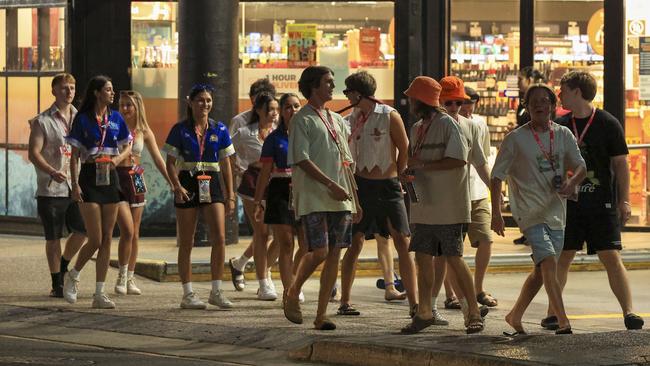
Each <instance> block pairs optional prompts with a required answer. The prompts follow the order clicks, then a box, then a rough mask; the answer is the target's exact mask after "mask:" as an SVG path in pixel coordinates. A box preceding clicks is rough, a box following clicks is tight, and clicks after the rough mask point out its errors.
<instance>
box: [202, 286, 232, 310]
mask: <svg viewBox="0 0 650 366" xmlns="http://www.w3.org/2000/svg"><path fill="white" fill-rule="evenodd" d="M208 302H209V303H210V305H214V306H218V307H220V308H222V309H230V308H232V306H233V304H232V302H231V301H230V300H228V298H227V297H226V295H225V294H224V293H223V291H222V290H217V291H210V297H209V298H208Z"/></svg>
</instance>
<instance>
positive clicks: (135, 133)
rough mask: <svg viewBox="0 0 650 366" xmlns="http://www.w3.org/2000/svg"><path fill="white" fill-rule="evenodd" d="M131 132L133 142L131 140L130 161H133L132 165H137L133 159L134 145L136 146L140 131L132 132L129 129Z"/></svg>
mask: <svg viewBox="0 0 650 366" xmlns="http://www.w3.org/2000/svg"><path fill="white" fill-rule="evenodd" d="M129 132H131V137H132V138H133V140H131V142H130V144H131V152H129V159H130V160H131V165H135V158H134V157H133V145H135V139H136V138H137V137H138V130H133V131H131V130H130V129H129Z"/></svg>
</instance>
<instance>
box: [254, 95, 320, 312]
mask: <svg viewBox="0 0 650 366" xmlns="http://www.w3.org/2000/svg"><path fill="white" fill-rule="evenodd" d="M299 109H300V99H299V98H298V96H297V95H295V94H293V93H287V94H284V95H283V96H282V98H280V124H279V125H278V128H277V129H275V131H273V132H271V134H270V135H269V136H268V137H267V138H266V141H264V145H263V146H262V155H261V157H260V162H261V163H262V171H261V173H260V176H259V178H258V181H257V187H256V190H255V220H256V221H258V222H262V219H263V221H264V223H265V224H268V225H270V226H271V230H272V231H273V238H274V240H277V241H278V242H279V245H280V259H279V262H280V263H279V264H280V278H281V279H282V286H283V287H284V295H285V296H286V291H287V289H288V288H289V286H291V283H292V282H293V276H294V274H295V272H296V270H297V263H299V262H300V258H301V257H302V256H303V254H305V252H306V251H307V248H306V247H305V245H304V244H303V241H302V237H301V230H300V226H299V225H296V220H295V213H294V211H293V207H291V206H292V205H291V167H290V166H289V165H288V164H287V148H288V147H289V126H290V120H291V117H292V116H293V115H294V113H296V112H297V111H298V110H299ZM269 178H270V181H269ZM267 186H268V198H267V199H266V209H265V208H264V206H263V205H262V200H263V199H264V193H265V192H266V190H267ZM262 216H263V218H262ZM294 233H295V234H297V235H298V252H296V256H295V262H294V259H293V249H294V246H293V244H294V242H293V236H294ZM294 263H295V264H296V266H294ZM285 296H283V301H284V297H285ZM300 299H301V300H303V301H304V296H302V293H301V296H300Z"/></svg>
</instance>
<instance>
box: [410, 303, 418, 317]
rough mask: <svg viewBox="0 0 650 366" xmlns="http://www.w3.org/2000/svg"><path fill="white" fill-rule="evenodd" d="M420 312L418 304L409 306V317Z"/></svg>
mask: <svg viewBox="0 0 650 366" xmlns="http://www.w3.org/2000/svg"><path fill="white" fill-rule="evenodd" d="M417 313H418V304H413V305H411V307H410V308H409V318H413V317H414V316H415V314H417Z"/></svg>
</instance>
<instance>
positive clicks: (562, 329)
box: [555, 327, 573, 335]
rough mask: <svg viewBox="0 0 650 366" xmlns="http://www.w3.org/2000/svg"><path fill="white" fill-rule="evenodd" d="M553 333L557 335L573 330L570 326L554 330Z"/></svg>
mask: <svg viewBox="0 0 650 366" xmlns="http://www.w3.org/2000/svg"><path fill="white" fill-rule="evenodd" d="M555 334H557V335H560V334H573V331H572V330H571V327H566V328H559V329H558V330H556V331H555Z"/></svg>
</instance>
